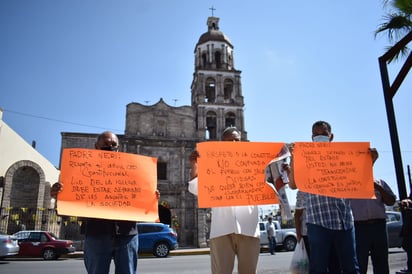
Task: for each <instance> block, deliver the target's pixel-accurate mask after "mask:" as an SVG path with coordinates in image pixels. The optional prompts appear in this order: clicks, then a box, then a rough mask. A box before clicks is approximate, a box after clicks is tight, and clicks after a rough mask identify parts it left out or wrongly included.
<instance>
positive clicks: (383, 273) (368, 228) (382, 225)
mask: <svg viewBox="0 0 412 274" xmlns="http://www.w3.org/2000/svg"><path fill="white" fill-rule="evenodd" d="M355 237H356V255H357V258H358V263H359V272H360V273H361V274H366V273H367V272H368V260H369V254H370V256H371V260H372V266H373V273H375V274H389V263H388V238H387V234H386V221H385V219H382V220H381V221H377V222H376V223H367V222H365V223H362V222H355Z"/></svg>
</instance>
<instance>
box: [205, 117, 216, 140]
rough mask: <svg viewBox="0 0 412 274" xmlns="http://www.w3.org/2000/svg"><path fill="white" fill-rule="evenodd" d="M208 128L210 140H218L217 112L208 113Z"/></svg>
mask: <svg viewBox="0 0 412 274" xmlns="http://www.w3.org/2000/svg"><path fill="white" fill-rule="evenodd" d="M206 130H207V135H208V138H207V139H209V140H217V132H216V113H214V112H213V111H209V112H208V113H207V114H206Z"/></svg>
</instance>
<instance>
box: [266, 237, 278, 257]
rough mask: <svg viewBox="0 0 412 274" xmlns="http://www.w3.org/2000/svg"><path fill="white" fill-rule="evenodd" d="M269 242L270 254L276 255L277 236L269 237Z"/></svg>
mask: <svg viewBox="0 0 412 274" xmlns="http://www.w3.org/2000/svg"><path fill="white" fill-rule="evenodd" d="M268 241H269V252H270V254H275V251H276V238H275V236H272V237H268Z"/></svg>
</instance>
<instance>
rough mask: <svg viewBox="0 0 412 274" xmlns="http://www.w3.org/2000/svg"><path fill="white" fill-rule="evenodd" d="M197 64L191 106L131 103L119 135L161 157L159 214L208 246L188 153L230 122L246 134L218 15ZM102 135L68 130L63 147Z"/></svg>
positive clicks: (135, 149)
mask: <svg viewBox="0 0 412 274" xmlns="http://www.w3.org/2000/svg"><path fill="white" fill-rule="evenodd" d="M194 64H195V66H194V74H193V81H192V84H191V105H190V106H177V107H174V106H170V105H168V104H166V103H165V102H164V101H163V99H160V100H159V101H158V102H157V103H156V104H154V105H143V104H140V103H134V102H133V103H130V104H128V105H127V106H126V128H125V131H124V134H118V137H119V141H120V146H121V151H122V152H127V153H135V154H140V155H145V156H151V157H156V158H157V159H158V164H157V173H158V185H157V186H158V190H159V191H160V206H159V212H160V215H161V216H160V217H161V219H163V220H164V222H166V223H170V224H171V225H172V226H173V227H174V228H175V229H176V230H177V232H178V235H179V245H180V246H198V247H205V246H207V239H208V233H209V227H210V210H208V209H198V208H197V198H196V197H195V196H194V195H192V194H191V193H189V192H188V180H189V173H190V164H189V155H190V153H191V152H192V150H193V149H194V148H195V147H196V143H198V142H203V141H207V140H220V136H221V134H222V132H223V130H224V129H225V128H226V127H228V126H236V127H237V128H238V129H239V130H240V131H241V134H242V139H243V140H247V132H246V130H245V126H244V98H243V95H242V85H241V71H239V70H236V69H235V66H234V50H233V45H232V43H231V41H230V40H229V38H228V37H227V36H226V35H225V34H224V33H223V32H222V31H220V29H219V18H217V17H209V18H208V19H207V31H206V32H205V33H203V34H202V35H201V36H200V38H199V40H198V42H197V44H196V46H195V50H194ZM97 135H98V133H96V134H84V133H69V132H63V133H62V146H61V147H62V149H64V148H73V147H78V148H93V147H94V143H95V141H96V137H97ZM169 213H170V214H169ZM168 214H169V215H170V216H168ZM162 217H163V218H162Z"/></svg>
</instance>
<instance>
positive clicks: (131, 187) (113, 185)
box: [57, 149, 158, 221]
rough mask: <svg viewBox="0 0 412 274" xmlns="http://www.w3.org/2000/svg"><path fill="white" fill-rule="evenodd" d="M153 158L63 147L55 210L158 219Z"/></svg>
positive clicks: (81, 214) (97, 216) (135, 218)
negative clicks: (60, 188)
mask: <svg viewBox="0 0 412 274" xmlns="http://www.w3.org/2000/svg"><path fill="white" fill-rule="evenodd" d="M156 163H157V160H156V158H151V157H147V156H141V155H136V154H129V153H122V152H110V151H102V150H91V149H64V150H63V155H62V165H61V174H60V181H61V183H62V184H63V190H62V192H61V193H59V195H58V202H57V210H58V213H59V214H61V215H71V216H81V217H95V218H103V219H113V220H131V221H155V220H157V219H158V213H157V209H158V205H157V198H156V195H155V191H156V188H157V177H156V176H157V171H156Z"/></svg>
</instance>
